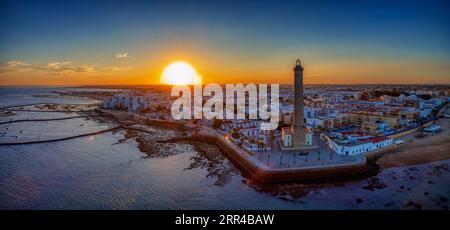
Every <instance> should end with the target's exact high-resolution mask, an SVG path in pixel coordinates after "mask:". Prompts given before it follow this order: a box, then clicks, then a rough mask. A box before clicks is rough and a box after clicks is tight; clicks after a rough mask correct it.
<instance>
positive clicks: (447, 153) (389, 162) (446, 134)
mask: <svg viewBox="0 0 450 230" xmlns="http://www.w3.org/2000/svg"><path fill="white" fill-rule="evenodd" d="M444 113H447V114H449V113H450V109H449V108H447V109H446V110H445V111H444ZM436 124H437V125H440V126H441V127H442V131H440V132H439V133H437V134H435V135H431V134H430V135H428V136H426V137H423V138H417V137H415V135H417V134H419V133H420V132H415V133H412V134H409V135H406V136H404V137H401V138H399V139H401V140H404V141H405V142H406V143H405V144H404V146H402V147H399V148H397V149H395V150H393V151H391V152H387V153H385V154H383V156H382V157H381V158H380V159H379V160H378V162H377V163H378V164H379V165H380V166H381V167H383V168H389V167H398V166H404V165H414V164H420V163H427V162H432V161H439V160H444V159H448V158H450V119H448V118H440V119H439V121H438V122H437V123H436ZM411 140H412V142H411Z"/></svg>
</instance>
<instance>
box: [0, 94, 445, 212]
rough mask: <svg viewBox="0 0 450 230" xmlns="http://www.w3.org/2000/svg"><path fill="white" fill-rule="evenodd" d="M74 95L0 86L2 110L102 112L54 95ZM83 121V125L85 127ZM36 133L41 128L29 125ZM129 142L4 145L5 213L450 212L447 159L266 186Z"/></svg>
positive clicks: (0, 156) (190, 155) (1, 188)
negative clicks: (35, 107)
mask: <svg viewBox="0 0 450 230" xmlns="http://www.w3.org/2000/svg"><path fill="white" fill-rule="evenodd" d="M71 90H83V89H80V88H64V87H54V88H51V87H0V107H8V106H16V105H18V106H19V105H22V106H25V105H28V104H34V103H60V104H91V103H98V101H95V100H92V99H80V98H67V97H61V98H60V97H58V95H56V94H55V93H54V92H55V91H71ZM84 90H97V89H87V88H86V89H84ZM36 95H39V96H36ZM45 122H48V121H45ZM71 122H72V123H70V124H65V123H61V125H58V126H55V125H53V126H52V128H51V129H46V128H45V127H47V126H45V125H42V124H39V125H40V126H39V127H40V128H39V130H41V132H54V133H51V134H52V135H59V133H64V132H66V130H64V129H66V128H69V129H72V128H71V127H73V125H74V124H73V122H74V121H71ZM77 122H79V124H75V125H76V126H83V124H84V122H85V121H83V119H79V120H78V121H77ZM89 122H90V123H89V124H90V126H96V124H95V123H93V122H94V121H92V120H91V121H89ZM19 123H20V122H19ZM19 123H10V124H1V125H0V130H14V128H16V127H18V125H19ZM46 124H47V123H46ZM63 124H64V125H63ZM33 125H38V124H33V123H30V124H27V126H33ZM99 125H102V124H99ZM14 126H16V127H14ZM55 127H56V128H55ZM7 128H8V129H7ZM154 128H155V129H157V128H156V127H154ZM2 132H5V133H7V131H2ZM161 132H165V131H164V130H161ZM5 135H8V134H5ZM24 135H26V134H24ZM124 135H125V132H121V131H119V132H106V133H102V134H98V135H94V136H86V137H80V138H75V139H69V140H64V141H58V142H50V143H37V144H28V145H6V146H4V145H0V209H6V210H23V209H26V210H42V209H45V210H47V209H51V210H55V209H56V210H59V209H83V210H84V209H95V210H98V209H100V210H103V209H108V210H110V209H139V210H141V209H145V210H147V209H150V210H166V209H189V210H191V209H208V210H210V209H213V210H215V209H233V210H235V209H238V210H248V209H251V210H255V209H269V210H272V209H291V210H292V209H294V210H312V209H321V210H323V209H331V210H342V209H344V210H349V209H448V204H447V199H448V198H450V173H449V169H448V165H449V163H450V161H449V160H444V161H438V162H433V163H427V164H420V165H414V166H405V167H397V168H389V169H382V170H380V171H379V172H378V173H377V174H376V175H371V176H368V177H366V178H359V179H352V180H344V181H342V180H340V181H325V182H308V183H285V184H271V185H262V184H257V183H255V182H252V181H251V180H249V179H248V178H246V177H245V176H244V175H243V174H242V173H240V172H239V170H237V169H236V168H234V166H233V164H231V163H230V162H229V161H228V160H227V159H226V158H223V159H222V158H221V160H220V161H219V162H217V160H214V162H213V160H211V159H209V158H208V157H205V156H203V155H202V154H203V153H202V152H200V151H197V150H196V148H193V147H192V146H187V147H185V148H179V149H178V150H177V151H178V152H177V153H176V154H170V155H163V156H161V157H148V155H147V154H145V153H143V152H141V151H140V149H139V148H138V143H137V142H136V141H135V140H132V139H131V140H127V141H120V140H123V139H124ZM1 140H3V139H1V138H0V142H1ZM211 144H213V143H211ZM187 145H189V144H187ZM154 148H164V146H160V145H155V146H154ZM160 150H161V151H165V149H160Z"/></svg>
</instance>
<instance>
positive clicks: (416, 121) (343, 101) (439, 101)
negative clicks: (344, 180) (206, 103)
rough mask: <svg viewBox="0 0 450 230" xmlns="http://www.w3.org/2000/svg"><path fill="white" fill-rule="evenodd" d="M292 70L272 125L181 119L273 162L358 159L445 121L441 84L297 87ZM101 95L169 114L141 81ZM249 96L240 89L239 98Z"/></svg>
mask: <svg viewBox="0 0 450 230" xmlns="http://www.w3.org/2000/svg"><path fill="white" fill-rule="evenodd" d="M294 72H295V74H294V79H295V81H298V85H296V87H292V86H281V89H280V96H279V98H280V108H279V109H280V113H279V114H280V122H279V125H278V127H277V128H276V129H275V130H261V129H260V126H261V122H262V121H263V120H261V119H244V120H242V119H229V120H226V119H224V120H219V119H211V120H208V119H202V120H184V121H182V122H183V123H184V124H190V125H191V127H205V128H208V129H210V130H214V132H216V133H218V134H220V136H221V138H223V139H224V140H226V141H227V142H229V143H232V144H233V145H235V146H237V147H238V148H239V149H240V150H242V152H243V153H244V154H246V156H247V157H249V158H253V159H252V161H257V162H258V164H260V165H264V166H265V167H268V168H278V169H281V168H282V169H289V168H302V167H312V166H314V167H320V166H336V165H341V164H347V163H357V162H361V161H365V157H366V156H370V155H373V154H374V153H376V156H378V155H379V154H380V153H383V152H386V151H389V150H392V149H393V148H396V147H399V146H403V145H407V144H408V142H412V141H413V139H421V138H425V137H426V136H432V135H435V134H437V133H439V132H440V131H441V130H442V129H443V128H445V129H447V128H448V127H442V126H441V125H439V124H438V123H437V120H438V119H439V118H448V117H449V116H450V114H449V113H448V111H447V110H446V109H445V108H446V106H447V104H448V102H449V100H450V89H448V87H445V86H439V85H438V86H414V85H400V86H384V85H358V86H352V87H348V86H307V87H304V86H303V66H302V65H301V62H300V61H299V60H298V61H297V63H296V66H295V68H294ZM101 95H102V96H101V97H100V98H102V100H103V102H102V103H101V108H102V109H103V111H106V112H108V111H123V112H126V113H127V114H129V115H130V116H134V117H136V118H141V119H144V120H157V121H167V122H176V121H174V120H173V118H172V117H171V116H170V106H171V103H172V102H173V100H174V99H176V98H175V97H172V96H170V95H169V94H168V92H165V91H161V90H156V89H148V88H147V89H132V90H130V89H127V90H121V91H120V92H115V93H108V94H107V95H106V96H105V94H101ZM248 100H249V98H248V97H247V98H246V105H248ZM247 117H248V110H247ZM411 133H413V136H412V137H411V135H412V134H411ZM297 142H302V143H297Z"/></svg>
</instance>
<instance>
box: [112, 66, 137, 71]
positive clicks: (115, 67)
mask: <svg viewBox="0 0 450 230" xmlns="http://www.w3.org/2000/svg"><path fill="white" fill-rule="evenodd" d="M105 69H106V70H109V71H111V72H120V71H131V70H135V67H134V66H109V67H106V68H105Z"/></svg>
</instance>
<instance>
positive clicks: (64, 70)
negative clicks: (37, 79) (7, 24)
mask: <svg viewBox="0 0 450 230" xmlns="http://www.w3.org/2000/svg"><path fill="white" fill-rule="evenodd" d="M19 70H23V71H25V70H26V71H34V72H43V73H49V74H77V73H84V74H111V73H114V72H124V71H133V70H135V67H134V66H105V65H77V64H74V63H72V62H70V61H61V62H50V63H48V64H45V65H37V64H30V63H27V62H24V61H21V60H11V61H8V62H5V63H1V64H0V73H6V72H15V71H19Z"/></svg>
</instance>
